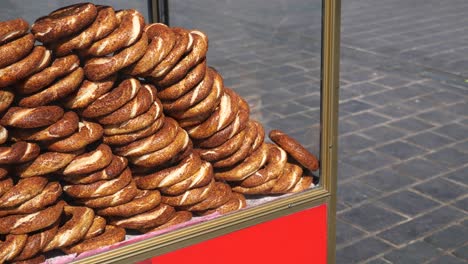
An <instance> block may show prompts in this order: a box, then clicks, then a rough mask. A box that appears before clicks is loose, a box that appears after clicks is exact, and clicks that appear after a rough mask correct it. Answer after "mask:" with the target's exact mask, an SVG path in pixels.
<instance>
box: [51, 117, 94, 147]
mask: <svg viewBox="0 0 468 264" xmlns="http://www.w3.org/2000/svg"><path fill="white" fill-rule="evenodd" d="M78 127H79V128H78V131H77V132H76V133H74V134H72V135H71V136H69V137H67V138H64V139H61V140H58V141H55V142H53V143H51V144H49V145H48V146H47V149H48V150H50V151H57V152H73V151H77V150H80V149H82V148H85V147H86V146H87V145H89V144H91V143H93V142H94V141H97V140H99V139H100V138H101V137H102V134H103V131H102V127H101V126H100V125H99V124H96V123H92V122H86V121H83V122H82V123H81V122H80V123H79V124H78Z"/></svg>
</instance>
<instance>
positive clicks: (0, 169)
mask: <svg viewBox="0 0 468 264" xmlns="http://www.w3.org/2000/svg"><path fill="white" fill-rule="evenodd" d="M9 170H10V169H9V167H7V166H0V180H1V179H4V178H5V177H6V176H7V175H8V174H9V173H10V172H9Z"/></svg>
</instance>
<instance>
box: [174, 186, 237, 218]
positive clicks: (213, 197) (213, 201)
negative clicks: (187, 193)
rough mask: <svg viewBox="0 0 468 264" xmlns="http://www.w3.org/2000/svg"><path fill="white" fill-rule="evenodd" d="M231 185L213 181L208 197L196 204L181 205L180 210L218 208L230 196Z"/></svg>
mask: <svg viewBox="0 0 468 264" xmlns="http://www.w3.org/2000/svg"><path fill="white" fill-rule="evenodd" d="M231 193H232V192H231V187H229V185H227V184H225V183H222V182H215V184H214V187H213V189H212V190H211V192H210V193H209V194H208V197H207V198H206V199H205V200H203V201H201V202H199V203H196V204H193V205H189V206H183V207H182V208H181V209H182V210H187V211H206V210H208V209H213V208H218V207H220V206H221V205H223V204H225V203H227V202H228V201H229V199H230V198H231Z"/></svg>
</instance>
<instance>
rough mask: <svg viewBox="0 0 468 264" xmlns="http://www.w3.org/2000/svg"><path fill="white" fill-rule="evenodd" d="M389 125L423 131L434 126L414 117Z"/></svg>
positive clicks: (411, 130)
mask: <svg viewBox="0 0 468 264" xmlns="http://www.w3.org/2000/svg"><path fill="white" fill-rule="evenodd" d="M389 125H390V126H393V127H396V128H400V129H403V130H407V131H410V132H417V131H422V130H426V129H429V128H431V127H433V125H431V124H429V123H426V122H423V121H421V120H418V119H416V118H413V117H409V118H405V119H401V120H399V121H395V122H391V123H390V124H389Z"/></svg>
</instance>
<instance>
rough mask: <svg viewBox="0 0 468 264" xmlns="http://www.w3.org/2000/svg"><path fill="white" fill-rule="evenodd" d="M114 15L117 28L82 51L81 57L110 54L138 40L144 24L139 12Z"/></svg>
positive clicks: (124, 12) (131, 10)
mask: <svg viewBox="0 0 468 264" xmlns="http://www.w3.org/2000/svg"><path fill="white" fill-rule="evenodd" d="M115 15H116V17H117V20H118V22H119V26H118V27H117V28H116V29H115V30H114V31H112V33H110V34H109V35H108V36H106V37H105V38H103V39H101V40H99V41H97V42H94V43H93V44H92V45H91V47H89V48H88V49H86V50H83V55H85V56H89V55H91V56H95V57H99V56H104V55H107V54H111V53H113V52H116V51H118V50H120V49H122V48H125V47H128V46H130V45H132V44H133V43H135V42H136V41H137V40H138V39H139V38H140V36H141V33H142V31H143V26H144V23H145V21H144V18H143V16H142V15H141V14H140V12H138V11H136V10H133V9H127V10H121V11H118V12H117V13H115Z"/></svg>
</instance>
